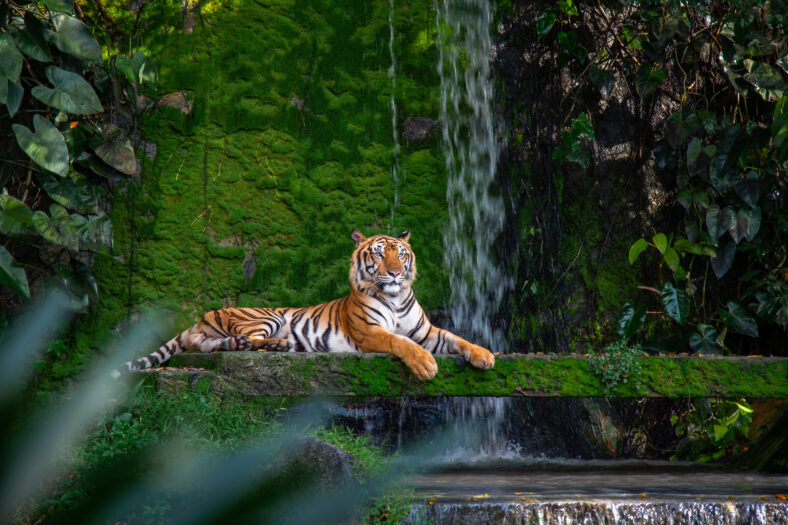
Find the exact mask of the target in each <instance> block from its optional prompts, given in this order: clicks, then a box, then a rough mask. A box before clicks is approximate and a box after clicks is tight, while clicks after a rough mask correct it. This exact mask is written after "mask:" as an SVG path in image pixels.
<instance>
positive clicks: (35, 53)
mask: <svg viewBox="0 0 788 525" xmlns="http://www.w3.org/2000/svg"><path fill="white" fill-rule="evenodd" d="M44 32H45V29H44V24H42V23H41V21H40V20H39V19H38V17H37V16H36V15H34V14H33V13H32V12H31V11H28V12H27V13H25V28H24V30H17V31H15V32H14V35H15V37H16V43H17V45H18V46H19V50H20V51H22V53H24V54H26V55H27V56H29V57H30V58H32V59H33V60H38V61H39V62H50V61H51V60H52V54H51V53H50V52H49V44H47V41H46V38H44Z"/></svg>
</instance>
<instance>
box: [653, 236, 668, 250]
mask: <svg viewBox="0 0 788 525" xmlns="http://www.w3.org/2000/svg"><path fill="white" fill-rule="evenodd" d="M651 240H652V241H653V242H654V246H656V247H657V250H659V253H665V250H666V249H667V247H668V238H667V237H666V236H665V234H664V233H658V234H656V235H655V236H654V237H652V238H651Z"/></svg>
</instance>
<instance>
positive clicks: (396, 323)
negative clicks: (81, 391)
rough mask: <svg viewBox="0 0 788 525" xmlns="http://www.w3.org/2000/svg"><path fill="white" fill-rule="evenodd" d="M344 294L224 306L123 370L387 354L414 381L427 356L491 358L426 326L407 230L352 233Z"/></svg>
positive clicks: (479, 361)
mask: <svg viewBox="0 0 788 525" xmlns="http://www.w3.org/2000/svg"><path fill="white" fill-rule="evenodd" d="M351 237H352V239H353V241H355V243H356V249H355V251H354V252H353V255H352V257H351V261H350V285H351V291H350V295H348V296H346V297H342V298H341V299H336V300H334V301H331V302H328V303H324V304H320V305H317V306H309V307H306V308H224V309H221V310H213V311H211V312H208V313H207V314H205V315H204V316H203V317H202V319H201V320H200V321H199V322H198V323H197V324H195V325H194V326H192V327H191V328H189V329H187V330H185V331H184V332H182V333H181V334H180V335H178V336H176V337H174V338H173V339H171V340H170V341H168V342H167V343H165V344H163V345H162V346H161V347H159V349H158V350H156V351H155V352H153V353H152V354H150V355H149V356H147V357H143V358H142V359H137V360H136V361H129V362H127V363H126V365H125V368H126V370H144V369H146V368H150V367H153V366H156V365H159V364H161V363H164V362H166V361H167V360H169V359H170V358H171V357H172V356H173V355H175V354H177V353H180V352H183V351H185V350H195V351H196V350H199V351H201V352H214V351H217V350H219V351H221V350H228V351H239V350H261V351H265V350H270V351H279V352H359V351H360V352H386V353H390V354H393V355H395V356H397V357H398V358H400V359H402V360H403V361H404V362H405V364H406V365H407V366H408V367H409V368H410V369H411V371H413V374H414V375H415V376H416V377H417V378H419V379H431V378H432V377H434V376H435V374H436V373H437V372H438V366H437V364H436V363H435V359H434V358H433V357H432V354H435V353H449V352H450V353H455V354H459V355H461V356H462V357H464V358H465V359H466V360H467V361H469V362H470V363H471V364H472V365H473V366H476V367H478V368H484V369H488V368H492V367H493V365H494V364H495V356H493V354H492V353H490V351H489V350H487V349H485V348H482V347H481V346H478V345H475V344H472V343H469V342H468V341H465V340H464V339H462V338H460V337H458V336H456V335H454V334H452V333H451V332H449V331H447V330H443V329H441V328H437V327H435V326H432V325H431V324H430V322H429V320H428V319H427V316H426V315H425V314H424V311H423V310H422V309H421V306H419V303H418V301H416V296H415V294H414V293H413V290H412V288H411V284H412V283H413V280H414V278H415V277H416V259H415V256H414V254H413V251H412V250H411V248H410V245H409V244H408V239H409V238H410V233H409V232H404V233H402V234H401V235H399V236H398V237H390V236H387V235H374V236H372V237H369V238H367V237H365V236H364V235H363V234H362V233H361V232H360V231H359V230H353V232H352V233H351Z"/></svg>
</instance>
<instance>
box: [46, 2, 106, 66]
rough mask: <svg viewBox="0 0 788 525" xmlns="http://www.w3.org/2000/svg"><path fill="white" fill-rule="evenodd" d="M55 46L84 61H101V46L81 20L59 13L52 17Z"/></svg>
mask: <svg viewBox="0 0 788 525" xmlns="http://www.w3.org/2000/svg"><path fill="white" fill-rule="evenodd" d="M52 21H53V23H54V26H55V35H54V38H53V40H54V42H53V43H54V44H55V46H57V48H58V49H59V50H61V51H62V52H64V53H66V54H68V55H71V56H73V57H77V58H81V59H83V60H90V61H95V62H99V61H101V46H99V43H98V41H96V39H95V38H93V35H92V34H91V33H90V30H89V29H88V28H87V26H85V24H83V23H82V22H81V21H80V20H77V19H76V18H74V17H71V16H68V15H66V14H63V13H59V14H57V15H54V16H53V17H52Z"/></svg>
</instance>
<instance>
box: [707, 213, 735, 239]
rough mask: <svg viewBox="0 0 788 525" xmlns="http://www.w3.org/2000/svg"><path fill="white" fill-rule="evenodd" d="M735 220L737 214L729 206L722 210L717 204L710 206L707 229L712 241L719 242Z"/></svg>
mask: <svg viewBox="0 0 788 525" xmlns="http://www.w3.org/2000/svg"><path fill="white" fill-rule="evenodd" d="M735 218H736V214H735V213H733V210H732V209H731V208H729V207H728V206H726V207H725V208H723V209H722V210H720V207H719V206H718V205H716V204H712V205H711V206H709V208H708V210H706V229H707V230H708V231H709V235H711V240H712V241H714V242H717V240H718V239H719V238H720V237H722V235H723V234H724V233H725V232H726V231H728V228H730V227H731V224H733V222H734V220H735Z"/></svg>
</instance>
